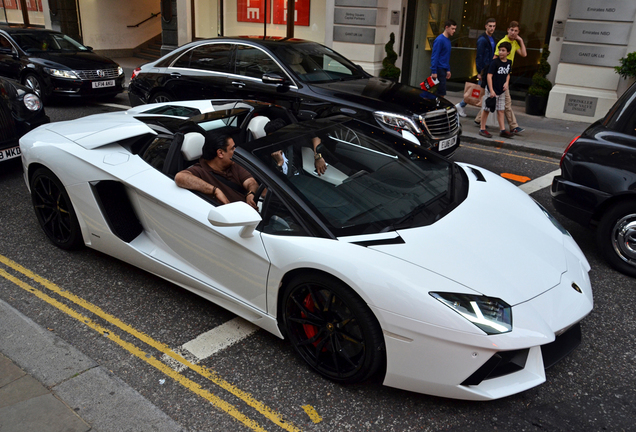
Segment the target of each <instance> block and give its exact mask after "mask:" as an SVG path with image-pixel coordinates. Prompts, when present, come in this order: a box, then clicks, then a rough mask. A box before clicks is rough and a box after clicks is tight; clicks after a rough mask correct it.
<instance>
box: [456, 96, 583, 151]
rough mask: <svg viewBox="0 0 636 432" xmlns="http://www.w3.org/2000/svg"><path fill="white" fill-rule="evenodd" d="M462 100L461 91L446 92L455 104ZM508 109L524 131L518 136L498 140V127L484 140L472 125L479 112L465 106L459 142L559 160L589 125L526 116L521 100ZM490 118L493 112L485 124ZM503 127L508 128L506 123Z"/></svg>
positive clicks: (477, 127)
mask: <svg viewBox="0 0 636 432" xmlns="http://www.w3.org/2000/svg"><path fill="white" fill-rule="evenodd" d="M462 98H463V94H462V93H461V92H449V93H448V94H447V95H446V99H448V100H449V101H451V102H452V103H454V104H457V103H458V102H459V101H461V100H462ZM512 109H513V111H514V113H515V116H516V117H517V123H519V126H520V127H522V128H524V129H525V130H524V131H523V132H522V133H521V134H519V135H515V136H514V138H501V137H500V136H499V128H498V127H492V126H490V132H491V133H492V135H493V137H492V138H484V137H482V136H481V135H479V126H477V125H476V124H475V123H474V120H475V116H476V115H477V112H478V111H479V109H478V108H477V107H473V106H470V105H467V106H466V107H465V108H464V110H465V111H466V117H461V118H460V122H461V124H462V129H463V133H462V142H463V143H466V142H470V143H478V144H483V145H488V146H494V147H501V148H508V149H512V150H519V151H526V152H530V153H534V154H538V155H543V156H550V157H554V158H559V159H560V158H561V155H562V154H563V151H564V150H565V148H566V147H567V146H568V144H569V143H570V141H572V139H573V138H574V137H576V136H578V135H581V133H582V132H583V131H584V130H585V129H586V128H587V127H588V126H589V125H590V124H591V123H592V120H591V119H590V121H589V122H575V121H567V120H558V119H549V118H546V117H539V116H532V115H529V114H526V112H525V109H526V108H525V103H524V102H523V101H516V100H513V101H512ZM490 117H494V113H492V114H490V116H489V119H488V120H489V123H490V122H491V121H492V120H493V119H491V118H490ZM495 123H496V122H495ZM506 128H508V124H507V123H506Z"/></svg>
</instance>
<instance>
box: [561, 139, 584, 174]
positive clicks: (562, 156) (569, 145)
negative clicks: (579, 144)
mask: <svg viewBox="0 0 636 432" xmlns="http://www.w3.org/2000/svg"><path fill="white" fill-rule="evenodd" d="M579 138H581V135H579V136H576V137H574V139H573V140H572V141H570V144H568V146H567V147H566V148H565V151H564V152H563V155H561V161H560V162H559V166H560V167H561V168H563V159H565V155H566V154H568V151H569V150H570V147H572V144H574V143H575V142H576V140H578V139H579Z"/></svg>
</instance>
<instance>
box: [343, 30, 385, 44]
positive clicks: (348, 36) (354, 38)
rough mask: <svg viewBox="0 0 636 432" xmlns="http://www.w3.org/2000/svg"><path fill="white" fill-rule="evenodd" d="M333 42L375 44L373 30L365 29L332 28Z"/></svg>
mask: <svg viewBox="0 0 636 432" xmlns="http://www.w3.org/2000/svg"><path fill="white" fill-rule="evenodd" d="M333 40H334V41H337V42H355V43H363V44H374V43H375V29H374V28H367V27H345V26H333Z"/></svg>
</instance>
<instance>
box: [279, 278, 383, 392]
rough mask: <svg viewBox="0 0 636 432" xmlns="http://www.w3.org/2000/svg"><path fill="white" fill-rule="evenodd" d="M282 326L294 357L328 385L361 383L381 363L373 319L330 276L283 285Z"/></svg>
mask: <svg viewBox="0 0 636 432" xmlns="http://www.w3.org/2000/svg"><path fill="white" fill-rule="evenodd" d="M284 325H285V331H286V333H287V336H288V337H289V339H290V341H291V343H292V344H293V346H294V348H295V349H296V351H297V352H298V353H299V354H300V356H301V357H302V358H303V359H304V360H305V361H306V362H307V363H309V365H310V366H311V367H312V368H314V369H315V370H316V371H318V372H319V373H320V374H322V375H323V376H325V377H327V378H329V379H332V380H334V381H339V382H347V383H354V382H359V381H362V380H364V379H366V378H369V377H370V376H372V375H373V374H374V373H375V372H377V370H378V369H379V367H380V366H381V365H382V362H383V360H384V345H383V337H382V331H381V329H380V326H379V324H378V322H377V320H376V319H375V316H374V315H373V313H372V312H371V310H370V309H369V308H368V306H367V305H366V304H365V303H364V302H363V301H362V299H360V297H358V296H357V295H356V294H355V293H353V292H352V290H351V289H350V288H349V287H347V286H346V285H344V284H343V283H341V282H340V281H338V280H335V279H332V278H330V277H327V276H324V275H315V276H314V277H311V278H305V279H298V280H296V281H292V282H291V283H290V284H289V285H288V288H287V289H286V292H285V295H284Z"/></svg>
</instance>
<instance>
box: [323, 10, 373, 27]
mask: <svg viewBox="0 0 636 432" xmlns="http://www.w3.org/2000/svg"><path fill="white" fill-rule="evenodd" d="M333 23H334V24H348V25H368V26H374V25H377V24H378V10H377V9H352V8H340V7H337V8H335V10H334V14H333Z"/></svg>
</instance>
